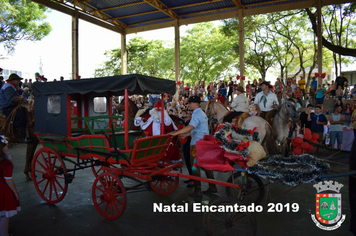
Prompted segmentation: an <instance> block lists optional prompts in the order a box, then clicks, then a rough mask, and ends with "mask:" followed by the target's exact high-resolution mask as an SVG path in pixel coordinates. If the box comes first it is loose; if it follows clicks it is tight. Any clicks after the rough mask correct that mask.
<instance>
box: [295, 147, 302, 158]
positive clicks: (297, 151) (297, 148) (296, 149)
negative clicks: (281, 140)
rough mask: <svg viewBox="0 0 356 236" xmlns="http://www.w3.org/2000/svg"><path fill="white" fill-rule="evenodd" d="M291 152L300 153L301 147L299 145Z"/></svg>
mask: <svg viewBox="0 0 356 236" xmlns="http://www.w3.org/2000/svg"><path fill="white" fill-rule="evenodd" d="M293 154H294V155H297V156H298V155H300V154H302V149H301V148H300V147H296V148H294V150H293Z"/></svg>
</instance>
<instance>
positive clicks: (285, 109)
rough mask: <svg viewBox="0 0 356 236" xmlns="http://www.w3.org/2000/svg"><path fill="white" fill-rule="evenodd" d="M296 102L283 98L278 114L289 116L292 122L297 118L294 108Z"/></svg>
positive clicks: (286, 117)
mask: <svg viewBox="0 0 356 236" xmlns="http://www.w3.org/2000/svg"><path fill="white" fill-rule="evenodd" d="M295 107H296V104H295V102H294V100H293V99H288V100H285V102H284V103H283V104H281V105H280V107H279V108H280V109H279V110H280V115H282V116H284V117H285V119H288V117H291V118H292V120H293V121H294V122H296V121H298V120H299V115H298V112H297V110H296V109H295Z"/></svg>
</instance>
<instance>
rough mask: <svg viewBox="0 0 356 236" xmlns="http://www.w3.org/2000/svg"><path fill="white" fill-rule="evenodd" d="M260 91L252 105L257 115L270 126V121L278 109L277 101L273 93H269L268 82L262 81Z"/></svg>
mask: <svg viewBox="0 0 356 236" xmlns="http://www.w3.org/2000/svg"><path fill="white" fill-rule="evenodd" d="M260 86H261V89H262V91H261V92H259V93H258V94H257V95H256V98H255V101H254V103H255V104H256V108H257V113H258V115H259V116H261V117H262V118H264V119H265V120H266V121H268V123H270V125H272V119H273V117H274V115H275V114H276V110H277V109H278V105H279V103H278V99H277V96H276V94H275V93H273V92H272V91H270V90H269V89H270V85H269V83H268V82H266V81H263V82H262V83H261V84H260Z"/></svg>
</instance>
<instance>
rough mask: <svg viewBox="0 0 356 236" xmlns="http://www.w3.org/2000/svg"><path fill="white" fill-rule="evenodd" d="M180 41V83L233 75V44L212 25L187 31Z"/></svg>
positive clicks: (198, 25) (204, 24) (198, 26)
mask: <svg viewBox="0 0 356 236" xmlns="http://www.w3.org/2000/svg"><path fill="white" fill-rule="evenodd" d="M187 33H188V35H187V36H184V37H182V41H181V68H182V69H181V77H182V79H183V80H184V81H190V82H196V81H213V80H217V79H220V78H226V77H228V76H229V75H230V74H232V73H233V68H235V66H234V65H236V64H237V60H236V57H234V53H233V51H232V48H233V43H232V42H231V40H230V39H229V38H228V37H226V36H225V35H223V34H222V32H221V30H220V29H219V28H218V27H215V26H214V25H213V23H211V22H208V23H202V24H197V25H195V26H194V27H193V28H192V29H190V30H187Z"/></svg>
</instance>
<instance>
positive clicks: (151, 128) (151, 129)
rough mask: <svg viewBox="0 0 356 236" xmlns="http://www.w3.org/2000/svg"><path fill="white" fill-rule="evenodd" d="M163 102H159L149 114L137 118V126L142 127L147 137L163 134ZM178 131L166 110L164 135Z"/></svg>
mask: <svg viewBox="0 0 356 236" xmlns="http://www.w3.org/2000/svg"><path fill="white" fill-rule="evenodd" d="M161 109H162V108H161V102H157V103H156V104H155V105H154V107H153V109H151V110H150V111H149V114H146V115H143V116H140V117H137V118H136V119H135V126H140V127H141V129H142V130H143V132H144V133H145V135H146V136H153V135H160V134H161ZM174 130H177V127H176V125H175V124H174V122H173V121H172V119H171V118H170V117H169V115H168V113H167V111H166V110H164V133H166V134H167V133H169V132H172V131H174Z"/></svg>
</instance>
